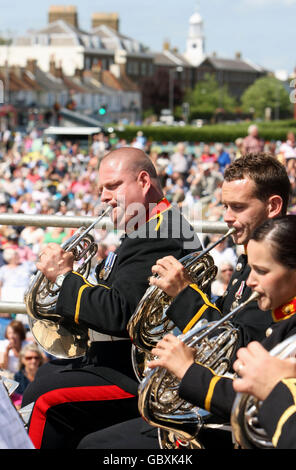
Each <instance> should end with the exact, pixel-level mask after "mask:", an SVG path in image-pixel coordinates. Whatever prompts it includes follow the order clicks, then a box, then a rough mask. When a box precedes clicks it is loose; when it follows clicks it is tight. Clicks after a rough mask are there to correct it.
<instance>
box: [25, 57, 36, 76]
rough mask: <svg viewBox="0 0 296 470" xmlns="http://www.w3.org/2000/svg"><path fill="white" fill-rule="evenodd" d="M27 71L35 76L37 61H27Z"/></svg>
mask: <svg viewBox="0 0 296 470" xmlns="http://www.w3.org/2000/svg"><path fill="white" fill-rule="evenodd" d="M26 69H27V70H29V71H30V72H31V73H32V74H33V75H35V74H36V69H37V60H36V59H27V65H26Z"/></svg>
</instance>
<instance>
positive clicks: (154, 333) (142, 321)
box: [127, 227, 236, 382]
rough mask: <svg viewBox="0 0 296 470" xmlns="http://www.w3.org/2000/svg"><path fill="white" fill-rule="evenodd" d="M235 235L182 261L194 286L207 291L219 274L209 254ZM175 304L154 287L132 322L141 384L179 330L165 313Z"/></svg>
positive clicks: (133, 348)
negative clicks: (155, 352) (154, 355)
mask: <svg viewBox="0 0 296 470" xmlns="http://www.w3.org/2000/svg"><path fill="white" fill-rule="evenodd" d="M235 231H236V229H235V228H233V227H232V228H231V229H230V230H228V232H227V233H226V234H224V235H223V236H222V237H221V238H219V240H217V241H216V242H215V243H213V244H211V245H210V246H208V247H207V248H206V249H205V250H203V251H195V252H192V253H190V254H188V255H186V256H184V257H183V258H181V259H180V260H179V261H180V263H182V264H183V266H184V268H185V270H186V272H187V274H188V275H189V277H190V279H191V280H192V282H193V283H195V284H197V285H198V287H199V288H200V289H201V290H205V289H206V288H207V286H208V285H209V283H210V282H211V281H212V280H213V279H214V278H215V277H216V274H217V267H216V266H215V264H214V260H213V258H212V256H211V255H209V251H211V250H212V249H213V248H214V247H215V246H217V245H218V244H219V243H221V242H222V241H223V240H225V239H226V238H227V237H229V236H230V235H231V234H233V233H234V232H235ZM173 300H174V299H173V298H172V297H169V296H168V295H167V294H166V293H165V292H163V291H162V290H161V289H160V288H159V287H156V286H150V287H149V288H148V289H147V290H146V292H145V294H144V296H143V297H142V299H141V300H140V302H139V303H138V305H137V308H136V310H135V312H134V314H133V315H132V317H131V318H130V320H129V322H128V327H127V329H128V332H129V336H130V338H131V340H132V342H133V346H132V363H133V368H134V371H135V374H136V377H137V379H138V380H139V382H140V381H141V380H142V379H143V376H144V375H143V373H144V370H145V368H146V363H147V361H149V360H150V359H151V349H153V348H154V347H155V345H156V344H157V343H158V341H160V340H161V339H162V338H163V336H164V335H165V334H167V333H169V332H171V331H172V330H174V329H175V325H174V323H173V322H172V321H171V320H170V319H169V318H168V317H167V315H166V313H165V312H166V310H167V309H168V307H169V306H170V305H171V303H172V301H173Z"/></svg>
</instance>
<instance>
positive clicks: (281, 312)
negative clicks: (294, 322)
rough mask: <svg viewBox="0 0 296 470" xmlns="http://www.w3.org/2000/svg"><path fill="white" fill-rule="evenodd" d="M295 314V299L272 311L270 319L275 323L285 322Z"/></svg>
mask: <svg viewBox="0 0 296 470" xmlns="http://www.w3.org/2000/svg"><path fill="white" fill-rule="evenodd" d="M295 312H296V297H294V298H293V299H291V300H290V302H287V303H286V304H284V305H281V306H280V307H278V308H276V309H274V310H273V311H272V318H273V320H274V321H275V322H278V321H281V320H286V319H287V318H290V317H292V316H293V315H294V314H295Z"/></svg>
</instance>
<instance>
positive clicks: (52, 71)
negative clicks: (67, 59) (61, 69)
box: [49, 55, 56, 77]
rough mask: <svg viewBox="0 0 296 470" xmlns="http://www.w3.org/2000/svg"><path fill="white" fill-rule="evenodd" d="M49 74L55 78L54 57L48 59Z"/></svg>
mask: <svg viewBox="0 0 296 470" xmlns="http://www.w3.org/2000/svg"><path fill="white" fill-rule="evenodd" d="M49 73H50V74H51V75H53V76H54V77H55V74H56V66H55V60H54V56H53V55H51V56H50V59H49Z"/></svg>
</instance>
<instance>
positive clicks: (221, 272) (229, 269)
mask: <svg viewBox="0 0 296 470" xmlns="http://www.w3.org/2000/svg"><path fill="white" fill-rule="evenodd" d="M233 271H234V267H233V265H232V264H231V263H229V262H228V261H224V262H223V261H222V262H221V264H220V265H219V266H218V273H217V276H216V279H215V280H214V281H213V282H212V285H211V291H212V300H213V301H215V298H216V297H220V296H221V295H223V294H224V292H225V291H226V289H227V286H228V284H229V281H230V279H231V276H232V274H233Z"/></svg>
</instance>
